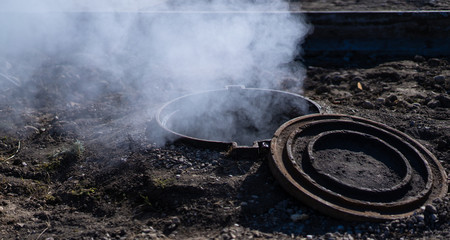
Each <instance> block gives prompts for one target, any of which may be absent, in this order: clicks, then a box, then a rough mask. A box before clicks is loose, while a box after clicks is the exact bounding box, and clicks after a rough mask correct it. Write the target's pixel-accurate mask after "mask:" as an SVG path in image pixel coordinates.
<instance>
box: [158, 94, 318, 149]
mask: <svg viewBox="0 0 450 240" xmlns="http://www.w3.org/2000/svg"><path fill="white" fill-rule="evenodd" d="M189 109H195V111H189ZM320 109H321V108H320V106H319V105H318V104H317V103H315V102H314V101H311V100H309V99H308V98H305V97H303V96H301V95H297V94H293V93H289V92H285V91H279V90H272V89H261V88H245V87H243V86H228V87H226V88H225V89H218V90H210V91H204V92H199V93H194V94H190V95H186V96H182V97H179V98H176V99H174V100H172V101H170V102H168V103H166V104H164V105H163V106H162V107H161V108H160V109H159V110H158V111H157V113H156V117H155V120H156V122H157V125H158V126H159V127H160V128H161V129H163V131H164V132H165V133H166V134H169V135H170V137H171V139H173V140H176V141H183V142H187V143H191V144H195V145H200V146H203V147H211V148H219V149H230V148H233V149H234V150H237V151H239V150H242V151H248V152H251V153H250V154H254V155H255V156H256V155H257V153H258V152H259V149H260V143H261V142H269V141H270V139H271V136H272V135H273V133H274V132H275V130H276V129H277V128H278V127H279V126H280V125H281V124H283V123H285V122H286V121H288V120H290V119H292V118H295V117H299V116H303V115H306V114H312V113H320ZM260 113H263V114H261V115H260V118H257V117H255V116H257V114H260ZM241 114H242V115H241ZM226 118H228V120H229V121H223V123H222V120H224V119H226ZM248 118H252V119H250V120H251V121H249V120H248ZM236 122H245V123H244V124H248V123H250V124H248V125H245V126H238V125H237V124H236ZM260 126H263V128H264V129H263V130H264V132H263V131H257V133H253V132H251V129H257V128H259V127H260ZM249 129H250V130H249ZM232 132H236V135H240V137H241V138H242V137H245V138H246V140H248V141H246V142H244V141H241V142H239V141H238V140H239V137H237V138H236V139H235V138H234V135H233V134H231V133H232ZM260 133H262V134H260ZM252 134H253V135H252Z"/></svg>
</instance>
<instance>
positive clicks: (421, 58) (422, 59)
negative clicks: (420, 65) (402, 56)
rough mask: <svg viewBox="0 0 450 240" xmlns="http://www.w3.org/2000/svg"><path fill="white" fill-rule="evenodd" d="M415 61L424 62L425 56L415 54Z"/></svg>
mask: <svg viewBox="0 0 450 240" xmlns="http://www.w3.org/2000/svg"><path fill="white" fill-rule="evenodd" d="M414 61H416V62H424V61H425V58H424V57H423V56H420V55H416V56H414Z"/></svg>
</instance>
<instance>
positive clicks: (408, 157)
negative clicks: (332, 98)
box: [269, 114, 448, 221]
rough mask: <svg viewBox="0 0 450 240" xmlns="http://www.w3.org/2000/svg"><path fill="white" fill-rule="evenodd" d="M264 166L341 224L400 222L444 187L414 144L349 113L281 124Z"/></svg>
mask: <svg viewBox="0 0 450 240" xmlns="http://www.w3.org/2000/svg"><path fill="white" fill-rule="evenodd" d="M345 157H347V158H348V159H345ZM358 164H360V165H361V166H360V167H359V168H358ZM269 165H270V167H271V170H272V172H273V174H274V176H275V177H276V178H277V180H278V181H279V182H280V184H281V185H282V186H283V187H284V188H285V189H286V190H287V191H288V192H289V193H291V194H292V195H293V196H294V197H296V198H297V199H299V200H301V201H303V202H304V203H306V204H308V205H309V206H311V207H313V208H316V209H317V210H319V211H321V212H323V213H325V214H329V215H331V216H334V217H336V218H341V219H346V220H371V221H382V220H389V219H397V218H402V217H406V216H409V215H411V214H413V213H414V211H415V210H417V209H418V208H420V207H421V206H423V205H424V204H427V203H429V202H431V201H432V200H433V199H435V198H437V197H443V196H444V195H445V194H446V192H447V188H448V186H447V175H446V174H445V171H444V169H443V167H442V166H441V164H440V163H439V161H437V159H436V158H435V157H434V156H433V155H432V154H431V153H430V152H429V151H428V150H427V149H425V147H423V146H422V145H421V144H420V143H418V142H417V141H416V140H414V139H412V138H411V137H409V136H407V135H406V134H404V133H401V132H399V131H397V130H395V129H392V128H390V127H388V126H386V125H383V124H381V123H377V122H374V121H371V120H367V119H363V118H359V117H353V116H347V115H330V114H312V115H307V116H304V117H300V118H296V119H292V120H290V121H288V122H286V123H285V124H283V125H282V126H281V127H280V128H279V129H278V130H277V131H276V132H275V135H274V137H273V139H272V141H271V155H270V157H269Z"/></svg>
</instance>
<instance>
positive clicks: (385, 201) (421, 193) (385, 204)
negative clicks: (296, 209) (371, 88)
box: [285, 120, 433, 211]
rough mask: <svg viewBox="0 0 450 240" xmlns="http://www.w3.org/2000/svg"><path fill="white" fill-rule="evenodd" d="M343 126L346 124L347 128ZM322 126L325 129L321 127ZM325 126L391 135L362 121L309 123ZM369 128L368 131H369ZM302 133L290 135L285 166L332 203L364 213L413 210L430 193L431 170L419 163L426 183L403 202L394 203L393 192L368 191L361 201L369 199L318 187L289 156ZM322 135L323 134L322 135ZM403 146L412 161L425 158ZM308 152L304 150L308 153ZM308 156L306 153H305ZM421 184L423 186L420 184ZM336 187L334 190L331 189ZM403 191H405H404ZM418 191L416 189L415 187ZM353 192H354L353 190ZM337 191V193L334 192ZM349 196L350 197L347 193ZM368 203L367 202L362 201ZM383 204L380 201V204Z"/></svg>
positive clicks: (324, 186) (325, 187) (351, 192)
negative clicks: (360, 210)
mask: <svg viewBox="0 0 450 240" xmlns="http://www.w3.org/2000/svg"><path fill="white" fill-rule="evenodd" d="M342 124H345V125H344V126H343V125H342ZM321 125H322V126H321ZM323 125H328V127H330V126H331V127H338V128H339V127H340V128H342V129H344V128H345V126H348V127H350V126H351V127H355V126H356V127H357V128H363V127H366V128H368V129H371V130H372V131H373V130H376V131H380V132H379V133H381V134H389V133H387V132H386V131H384V130H379V129H376V128H375V129H373V127H372V126H371V125H368V124H365V123H359V122H351V121H348V120H319V121H314V122H312V123H308V126H307V129H311V128H313V129H314V128H317V126H319V127H322V128H323V127H324V126H323ZM368 129H366V130H368ZM301 132H302V130H301V129H300V130H297V131H294V132H293V133H291V135H290V136H289V138H288V140H287V143H286V150H287V155H288V157H289V160H290V161H287V162H285V166H287V167H288V169H290V173H291V174H292V176H294V177H298V176H302V180H303V181H301V182H302V183H303V184H304V185H306V184H310V185H312V187H313V189H310V191H312V192H314V191H319V192H320V193H321V194H324V195H325V196H322V197H327V198H332V199H333V200H331V202H334V201H338V202H340V203H342V204H353V205H355V206H359V207H360V208H362V210H363V211H367V210H368V209H367V208H368V207H373V208H375V209H379V210H384V209H396V208H398V207H403V208H405V207H410V206H413V207H414V206H416V205H417V204H418V203H421V202H422V201H423V199H424V198H426V197H427V196H428V194H429V193H430V191H431V187H432V184H431V183H432V180H433V178H432V172H431V169H430V167H429V166H428V164H427V162H418V163H417V164H419V166H416V168H417V167H422V168H423V169H426V171H425V172H423V173H422V174H423V175H424V176H423V178H424V183H423V184H422V185H424V186H423V188H421V189H419V190H416V192H417V194H416V195H411V196H405V197H404V199H399V200H398V201H394V200H392V197H393V196H392V194H398V192H391V194H390V195H386V194H377V195H375V193H373V194H370V195H367V192H366V193H365V194H364V195H361V194H360V195H359V198H361V197H363V198H367V199H359V198H355V197H354V196H353V197H352V196H347V194H348V193H350V194H353V195H355V193H356V192H355V191H350V192H349V191H348V190H347V191H340V192H337V191H336V188H337V189H339V186H333V187H327V186H326V184H324V183H322V185H321V184H318V183H316V181H315V180H313V179H311V178H310V177H309V176H308V174H306V173H304V171H303V170H302V168H301V167H300V166H299V164H296V163H295V162H293V161H292V160H293V159H295V157H293V156H289V155H290V152H292V150H289V148H290V146H293V145H297V144H295V143H292V139H293V135H294V136H295V135H297V134H299V133H301ZM319 135H320V134H319ZM387 136H390V137H393V138H394V139H395V140H397V141H399V142H400V141H401V139H399V138H397V137H396V136H395V135H394V136H391V135H390V134H389V135H387ZM311 138H315V136H312V137H311ZM400 143H401V144H406V145H407V148H408V149H410V150H412V152H411V153H410V154H409V155H410V158H414V159H416V160H417V159H422V158H423V157H422V155H421V154H420V153H419V152H417V151H415V149H414V148H412V146H411V145H409V144H408V143H405V142H400ZM306 152H307V151H306V150H305V153H306ZM306 154H307V153H306ZM417 180H418V179H417V178H416V179H415V181H416V182H417ZM418 184H420V183H418ZM330 188H333V189H330ZM403 189H404V188H403ZM416 189H417V188H416ZM352 190H353V189H352ZM335 191H336V192H335ZM346 193H347V194H346ZM374 197H378V201H376V199H371V198H374ZM363 200H365V201H363ZM380 201H381V202H380Z"/></svg>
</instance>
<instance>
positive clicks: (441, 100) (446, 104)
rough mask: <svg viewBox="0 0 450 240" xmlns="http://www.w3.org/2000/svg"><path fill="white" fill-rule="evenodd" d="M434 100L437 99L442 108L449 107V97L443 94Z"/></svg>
mask: <svg viewBox="0 0 450 240" xmlns="http://www.w3.org/2000/svg"><path fill="white" fill-rule="evenodd" d="M436 100H438V101H439V103H440V104H441V106H442V107H444V108H450V97H449V96H445V95H443V94H441V95H439V96H437V97H436Z"/></svg>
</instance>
